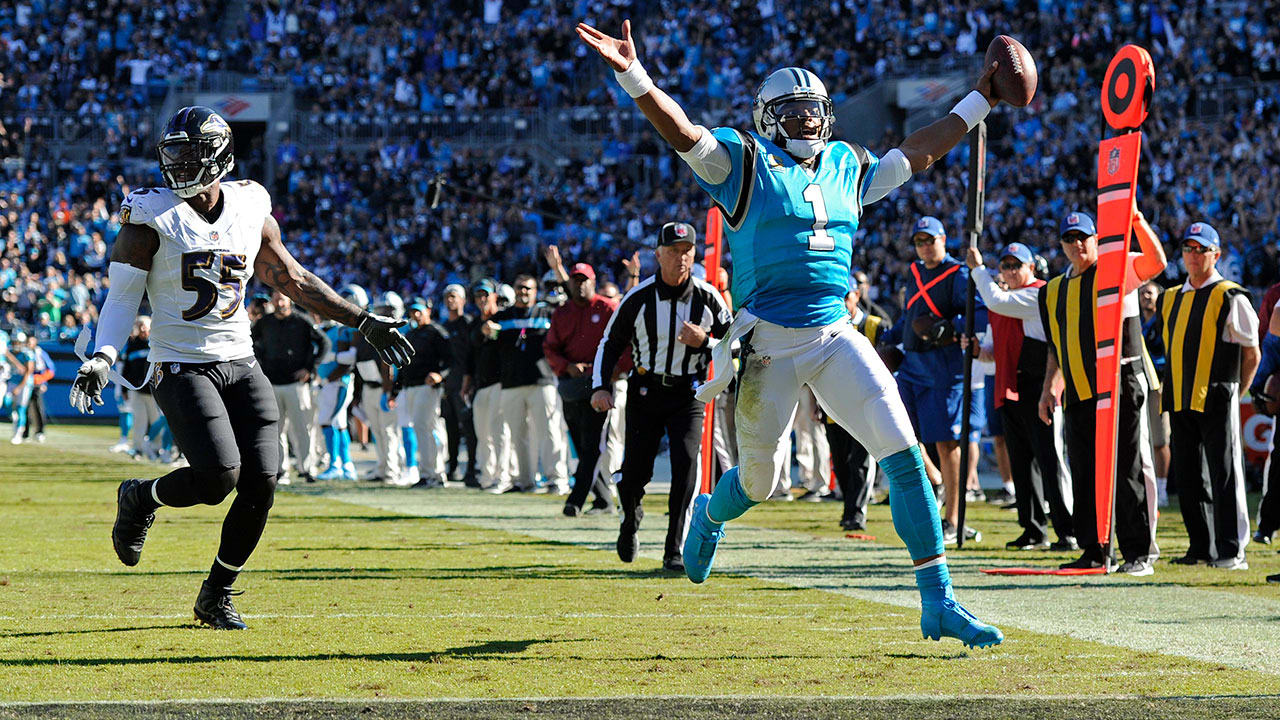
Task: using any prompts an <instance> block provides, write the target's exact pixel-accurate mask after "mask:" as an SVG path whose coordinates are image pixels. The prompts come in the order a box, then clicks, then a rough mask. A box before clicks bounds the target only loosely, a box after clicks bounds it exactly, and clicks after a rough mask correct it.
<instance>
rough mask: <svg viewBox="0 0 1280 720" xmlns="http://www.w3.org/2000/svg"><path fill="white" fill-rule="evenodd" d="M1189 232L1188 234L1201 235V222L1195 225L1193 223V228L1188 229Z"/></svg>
mask: <svg viewBox="0 0 1280 720" xmlns="http://www.w3.org/2000/svg"><path fill="white" fill-rule="evenodd" d="M1187 234H1188V235H1199V234H1200V223H1196V224H1195V225H1192V226H1191V230H1189V231H1187Z"/></svg>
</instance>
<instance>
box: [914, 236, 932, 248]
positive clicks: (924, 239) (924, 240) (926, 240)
mask: <svg viewBox="0 0 1280 720" xmlns="http://www.w3.org/2000/svg"><path fill="white" fill-rule="evenodd" d="M937 239H938V238H936V237H934V236H932V235H916V236H915V237H913V238H911V244H912V245H915V246H916V247H920V246H921V245H932V244H933V243H934V242H936V241H937Z"/></svg>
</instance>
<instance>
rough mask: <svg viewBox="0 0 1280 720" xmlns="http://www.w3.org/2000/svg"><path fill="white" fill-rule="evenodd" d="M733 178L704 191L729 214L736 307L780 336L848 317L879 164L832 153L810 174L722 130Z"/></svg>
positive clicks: (846, 149)
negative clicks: (856, 253)
mask: <svg viewBox="0 0 1280 720" xmlns="http://www.w3.org/2000/svg"><path fill="white" fill-rule="evenodd" d="M712 134H713V135H715V137H716V139H717V140H719V141H720V142H721V144H723V145H724V146H725V147H727V148H728V150H729V155H730V157H731V158H732V160H733V162H732V165H731V167H732V169H731V170H730V171H729V177H727V178H725V180H724V182H722V183H720V184H718V185H712V184H711V183H708V182H706V181H705V180H703V179H702V178H700V177H699V178H698V184H699V185H701V186H702V187H703V189H705V190H706V191H707V192H708V193H709V194H710V195H711V199H712V200H714V201H715V203H716V205H718V206H719V207H720V210H721V212H723V213H724V218H725V220H724V223H725V236H726V238H727V240H728V243H729V252H730V253H732V255H733V300H734V303H735V305H736V306H737V307H735V308H734V309H735V310H737V309H738V307H745V308H746V309H747V310H749V311H751V313H752V314H754V315H756V316H757V317H759V318H762V319H764V320H767V321H769V322H771V323H775V324H777V325H782V326H783V327H795V328H799V327H816V326H819V325H827V324H830V323H833V322H836V321H838V320H839V319H840V318H842V317H845V316H847V315H848V310H846V309H845V306H844V296H845V295H847V294H848V293H849V271H850V263H851V262H852V258H853V234H854V232H855V231H856V230H857V229H858V222H859V219H860V218H861V217H862V199H863V197H865V196H866V194H867V190H868V189H869V188H870V187H871V178H872V177H874V176H875V173H876V169H877V168H878V167H879V165H880V160H879V158H877V157H876V156H875V155H872V154H871V153H870V152H868V151H867V150H866V148H863V147H862V146H861V145H855V144H850V143H845V142H832V143H828V144H827V146H826V148H825V149H824V150H823V151H822V153H821V154H820V155H819V156H818V159H817V161H816V162H815V164H814V166H813V169H812V170H810V169H808V168H805V167H804V166H802V165H800V164H799V163H797V162H796V161H795V160H794V159H793V158H792V157H791V156H790V155H788V154H787V153H786V152H785V151H783V150H782V149H781V148H779V147H778V146H777V145H774V144H773V143H771V142H769V141H768V140H765V139H764V138H762V137H760V136H759V135H756V134H755V133H744V132H741V131H738V130H734V129H733V128H724V127H721V128H716V129H715V130H713V131H712Z"/></svg>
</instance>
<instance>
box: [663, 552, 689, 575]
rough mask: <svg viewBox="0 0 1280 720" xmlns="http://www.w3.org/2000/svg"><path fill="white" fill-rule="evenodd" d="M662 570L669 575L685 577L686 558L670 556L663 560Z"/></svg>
mask: <svg viewBox="0 0 1280 720" xmlns="http://www.w3.org/2000/svg"><path fill="white" fill-rule="evenodd" d="M662 569H663V570H665V571H667V572H669V573H676V574H678V575H684V558H682V557H680V556H679V555H669V556H667V557H665V558H663V559H662Z"/></svg>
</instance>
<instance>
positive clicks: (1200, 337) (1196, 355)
mask: <svg viewBox="0 0 1280 720" xmlns="http://www.w3.org/2000/svg"><path fill="white" fill-rule="evenodd" d="M1242 294H1243V295H1244V296H1245V297H1246V298H1248V297H1249V291H1247V290H1245V289H1244V288H1242V287H1240V286H1239V285H1237V284H1235V283H1233V282H1231V281H1230V280H1218V281H1217V282H1214V283H1210V284H1208V285H1205V286H1204V287H1202V288H1199V289H1196V290H1189V291H1187V292H1182V287H1181V286H1179V287H1175V288H1170V289H1169V290H1166V291H1164V293H1162V294H1161V295H1160V299H1159V301H1158V304H1157V305H1156V313H1157V314H1158V315H1159V316H1160V323H1161V331H1162V335H1163V337H1164V347H1165V356H1166V358H1167V361H1166V363H1165V368H1164V409H1165V410H1169V411H1171V412H1178V411H1181V410H1194V411H1196V412H1204V401H1205V397H1206V396H1208V394H1209V386H1210V385H1214V384H1219V383H1233V382H1240V346H1239V345H1237V344H1235V343H1231V342H1226V341H1225V340H1223V339H1222V333H1223V330H1224V329H1225V327H1226V324H1227V317H1228V316H1229V315H1230V314H1231V304H1232V300H1233V299H1234V298H1235V296H1237V295H1242Z"/></svg>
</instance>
